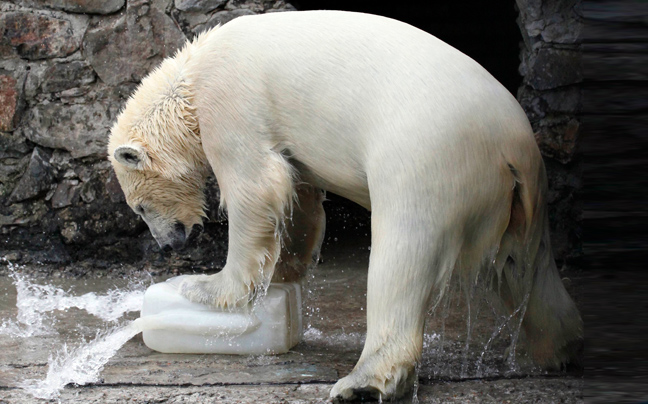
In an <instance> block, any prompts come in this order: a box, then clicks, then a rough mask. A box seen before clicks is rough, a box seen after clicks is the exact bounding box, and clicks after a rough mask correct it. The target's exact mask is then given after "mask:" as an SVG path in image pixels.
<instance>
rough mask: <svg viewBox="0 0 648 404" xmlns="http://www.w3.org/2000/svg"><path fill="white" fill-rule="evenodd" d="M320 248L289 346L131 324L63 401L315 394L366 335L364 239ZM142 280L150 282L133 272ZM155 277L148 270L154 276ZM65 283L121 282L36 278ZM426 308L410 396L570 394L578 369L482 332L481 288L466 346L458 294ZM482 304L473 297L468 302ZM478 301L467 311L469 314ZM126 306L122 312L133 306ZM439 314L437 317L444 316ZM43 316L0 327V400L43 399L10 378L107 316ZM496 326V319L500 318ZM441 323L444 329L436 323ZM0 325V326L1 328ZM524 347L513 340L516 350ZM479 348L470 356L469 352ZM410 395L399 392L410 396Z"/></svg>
mask: <svg viewBox="0 0 648 404" xmlns="http://www.w3.org/2000/svg"><path fill="white" fill-rule="evenodd" d="M340 250H343V251H341V252H338V251H336V252H335V253H327V250H326V249H325V250H324V261H323V263H322V264H320V265H319V266H318V268H317V269H316V270H315V271H314V272H313V274H311V276H309V279H308V282H307V285H306V288H305V297H306V299H305V302H304V307H303V309H304V314H305V318H304V323H305V335H304V337H303V340H302V342H301V343H300V344H298V345H297V346H296V347H294V348H293V349H292V350H291V351H290V352H289V353H287V354H284V355H277V356H270V355H268V356H266V355H262V356H234V355H232V356H230V355H175V354H174V355H171V354H161V353H157V352H154V351H152V350H150V349H148V348H147V347H146V346H145V345H144V343H143V341H142V338H141V336H140V335H138V336H136V337H134V338H133V339H131V340H130V341H128V342H127V343H126V344H125V345H124V346H123V347H122V348H121V349H119V351H118V352H117V354H116V355H115V356H114V357H113V358H112V359H111V360H110V361H109V362H108V364H107V365H106V366H105V368H104V369H103V371H102V372H101V374H100V376H99V380H98V381H97V382H95V383H93V384H90V385H84V386H78V385H68V387H66V388H65V389H64V390H63V391H62V392H61V396H60V400H61V402H65V403H121V402H126V401H128V402H143V403H211V402H219V403H221V402H222V403H287V402H289V403H323V402H328V395H329V391H330V389H331V387H332V385H333V384H334V383H335V381H336V380H337V379H338V378H340V377H342V376H344V375H346V374H348V373H349V372H350V371H351V370H352V368H353V366H354V365H355V362H356V360H357V359H358V357H359V356H360V353H361V351H362V346H363V343H364V338H365V327H366V319H365V314H366V298H365V288H366V281H367V271H366V266H367V261H368V252H369V251H368V249H367V247H348V246H345V247H344V248H341V249H340ZM143 279H144V281H143V282H144V283H143V284H142V286H141V289H143V288H144V287H145V286H146V284H148V283H150V282H151V279H150V278H149V279H148V280H147V279H146V277H143ZM160 280H161V279H155V281H156V282H157V281H160ZM36 283H38V284H46V283H47V284H53V285H54V286H56V287H59V288H61V289H62V290H65V291H68V293H69V294H70V295H75V296H79V295H82V294H84V293H88V292H95V293H96V295H98V296H101V295H105V294H106V293H107V291H109V290H110V289H114V288H122V289H123V288H125V287H126V286H127V284H128V282H127V281H126V280H117V279H87V280H85V281H83V280H69V279H68V280H64V279H50V280H44V279H39V280H38V281H36ZM0 296H2V298H1V299H0V324H1V323H2V322H3V321H7V320H9V321H15V318H16V313H17V309H16V289H15V287H14V285H13V284H12V279H10V278H6V277H5V278H0ZM449 296H450V298H449V299H448V300H447V301H444V302H442V303H441V304H440V306H439V307H440V310H441V311H440V313H441V314H443V315H441V314H436V315H435V314H432V313H431V314H430V315H429V319H428V328H427V330H426V337H425V347H424V354H423V361H422V364H421V367H420V370H419V386H418V392H417V398H418V402H420V403H532V402H533V403H538V402H542V403H545V402H547V403H549V402H555V403H580V402H582V390H583V381H582V378H580V377H579V376H578V375H576V374H569V373H546V372H542V371H540V370H538V369H535V368H534V367H533V366H531V365H529V364H525V360H524V358H523V356H522V357H521V358H520V360H519V361H517V363H516V365H515V366H513V367H512V366H511V365H510V364H509V363H507V362H506V360H505V359H504V356H503V355H504V351H505V349H506V347H507V346H508V342H509V341H508V337H507V336H506V335H508V334H507V333H506V332H505V331H503V332H502V333H501V334H500V336H498V337H497V338H494V339H493V341H491V343H490V344H489V345H488V349H486V350H485V349H484V346H485V344H486V342H487V341H488V339H489V338H490V337H491V336H492V335H493V331H494V329H493V322H494V321H495V322H496V320H497V319H498V316H497V315H496V314H494V313H495V311H494V310H493V308H492V306H491V305H490V303H488V302H487V298H486V297H475V299H474V300H473V302H472V303H471V313H472V316H471V320H472V321H471V324H472V328H471V330H472V331H471V333H470V339H469V343H468V349H467V350H466V345H467V344H466V334H467V331H466V326H467V317H466V316H465V312H466V304H465V302H463V300H462V298H460V296H463V294H461V293H458V292H453V291H451V293H449ZM478 306H481V308H480V309H477V307H478ZM476 313H477V314H476ZM137 316H138V313H136V312H131V313H129V314H127V315H126V316H125V318H124V319H122V320H121V323H126V322H128V321H130V320H133V319H135V318H137ZM443 319H445V321H444V320H443ZM50 321H51V323H49V322H48V324H47V326H48V327H49V328H50V329H54V330H56V334H49V335H42V336H32V337H29V338H22V337H17V336H9V335H7V334H6V333H5V334H3V333H2V332H0V352H2V355H0V358H1V359H0V403H37V402H45V401H44V400H41V399H36V398H34V397H32V396H31V395H29V394H28V393H27V392H25V391H24V390H22V389H20V388H19V387H18V386H19V385H20V383H22V382H23V381H25V380H26V379H43V378H44V377H45V375H46V373H47V370H48V358H49V357H50V356H51V355H52V354H53V353H55V352H57V351H60V349H61V347H62V345H63V344H64V343H67V344H68V348H73V347H74V346H78V345H79V344H80V343H82V342H84V341H90V340H93V339H94V338H95V336H96V333H97V331H98V330H106V329H107V328H109V327H110V326H111V324H110V323H107V322H105V321H103V320H101V319H99V318H97V317H95V316H93V315H91V314H88V312H86V311H84V310H79V309H76V308H72V309H68V310H67V311H59V312H54V315H53V318H52V319H51V320H50ZM506 329H507V327H503V330H506ZM441 330H444V332H443V333H442V332H441ZM0 331H1V330H0ZM522 354H523V352H522ZM480 358H481V360H480ZM411 401H412V398H411V396H409V397H407V398H406V399H405V400H404V401H402V402H411Z"/></svg>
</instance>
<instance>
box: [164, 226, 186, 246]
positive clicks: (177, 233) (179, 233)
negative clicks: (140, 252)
mask: <svg viewBox="0 0 648 404" xmlns="http://www.w3.org/2000/svg"><path fill="white" fill-rule="evenodd" d="M167 237H168V241H167V242H166V243H164V244H162V245H161V246H160V248H162V251H164V252H169V251H171V250H180V249H182V247H184V245H185V240H186V238H187V237H186V235H185V227H184V224H182V223H180V222H176V224H175V225H174V226H173V231H171V233H170V234H169V235H168V236H167Z"/></svg>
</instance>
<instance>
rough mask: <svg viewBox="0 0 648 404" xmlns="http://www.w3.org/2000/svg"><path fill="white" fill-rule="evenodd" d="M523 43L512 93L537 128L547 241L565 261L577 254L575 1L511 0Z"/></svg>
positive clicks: (578, 60) (578, 21) (578, 19)
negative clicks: (548, 232) (549, 237)
mask: <svg viewBox="0 0 648 404" xmlns="http://www.w3.org/2000/svg"><path fill="white" fill-rule="evenodd" d="M516 4H517V7H518V10H519V18H518V25H519V26H520V31H521V32H522V38H523V43H522V44H521V52H520V59H521V63H520V74H521V75H522V77H523V83H522V86H521V87H520V89H519V90H518V94H517V98H518V100H519V101H520V104H521V105H522V107H523V108H524V110H525V111H526V113H527V116H528V117H529V120H530V121H531V124H532V126H533V129H534V130H535V132H536V141H537V142H538V145H539V146H540V150H541V151H542V154H543V156H544V157H545V164H546V167H547V174H548V177H549V191H550V192H549V212H550V222H551V233H552V246H553V248H554V252H555V255H556V258H557V259H558V260H559V261H565V260H568V259H570V258H575V257H578V256H579V255H580V254H581V234H580V232H581V226H580V222H581V215H582V207H581V204H580V203H579V202H578V198H577V194H578V191H579V190H580V188H581V185H582V184H581V182H582V176H581V164H582V163H581V161H580V159H579V158H578V156H577V155H576V146H577V144H578V140H579V136H580V132H581V130H580V127H581V114H582V103H583V97H582V92H583V73H582V72H583V68H582V54H581V32H582V29H583V23H582V16H581V15H580V14H581V3H580V0H516Z"/></svg>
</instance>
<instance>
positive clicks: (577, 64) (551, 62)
mask: <svg viewBox="0 0 648 404" xmlns="http://www.w3.org/2000/svg"><path fill="white" fill-rule="evenodd" d="M527 72H528V74H527V75H526V77H525V79H524V80H525V81H526V82H527V83H529V84H530V85H531V86H532V87H533V88H535V89H536V90H548V89H551V88H557V87H561V86H565V85H568V84H574V83H579V82H581V81H582V80H583V68H582V63H581V55H580V53H579V52H576V51H569V50H562V49H554V48H543V49H540V51H538V54H537V55H536V56H535V57H534V58H532V59H531V60H530V61H529V62H528V67H527Z"/></svg>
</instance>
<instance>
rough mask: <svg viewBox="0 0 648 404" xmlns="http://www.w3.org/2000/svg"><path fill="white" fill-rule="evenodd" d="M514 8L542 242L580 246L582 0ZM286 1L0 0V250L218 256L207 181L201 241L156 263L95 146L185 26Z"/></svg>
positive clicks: (61, 255)
mask: <svg viewBox="0 0 648 404" xmlns="http://www.w3.org/2000/svg"><path fill="white" fill-rule="evenodd" d="M517 6H518V8H519V10H520V16H519V21H518V22H519V25H520V28H521V31H522V34H523V39H524V42H523V46H522V52H521V60H522V63H521V65H520V73H521V74H522V76H523V77H524V82H523V85H522V87H521V88H520V90H519V93H518V99H519V100H520V102H521V104H522V105H523V107H524V108H525V110H526V111H527V114H528V115H529V118H530V119H531V122H532V124H533V126H534V129H535V130H536V131H537V133H538V138H537V140H538V143H539V145H540V147H541V149H542V152H543V154H544V155H545V157H546V161H547V168H548V172H549V176H550V178H549V180H550V184H551V193H550V204H551V221H552V233H553V236H554V243H553V244H554V249H555V250H556V252H557V257H558V258H559V259H561V260H563V259H565V258H567V257H569V256H572V255H575V254H576V255H578V245H579V234H578V232H579V230H578V229H579V225H578V220H579V215H580V214H579V208H578V205H577V204H576V203H575V202H574V193H575V191H576V190H577V189H578V188H579V186H580V174H579V162H578V161H577V159H575V157H574V150H575V146H576V142H577V139H578V133H579V127H580V120H579V115H578V114H579V111H580V109H581V80H582V68H581V64H580V63H581V62H580V53H579V46H580V45H579V39H578V38H579V32H580V30H581V28H580V27H581V24H580V17H579V15H578V9H579V3H578V2H577V0H569V1H558V0H551V1H547V0H517ZM421 7H427V6H425V5H422V6H421ZM511 7H513V2H512V3H511ZM290 9H294V8H293V7H292V6H291V5H290V4H287V3H285V2H284V1H283V0H277V1H275V0H270V1H263V0H81V1H80V0H50V1H44V0H14V1H3V0H0V31H2V39H1V41H0V258H1V257H3V256H4V257H7V258H9V259H11V260H13V261H19V262H22V263H45V264H60V265H67V264H69V263H79V262H86V263H89V264H88V267H93V268H94V267H101V266H109V265H111V264H114V263H120V262H130V263H142V262H147V263H151V264H152V265H154V266H155V265H172V266H173V265H175V266H184V267H187V266H192V267H194V268H198V269H200V268H204V267H205V266H206V265H213V266H218V265H220V264H221V263H222V259H223V255H224V254H223V253H224V251H225V245H226V225H225V224H224V222H223V221H219V220H217V217H218V213H217V201H218V191H217V188H216V187H215V186H212V187H210V191H209V192H210V193H211V195H210V197H209V199H210V200H211V201H212V202H213V203H212V204H211V205H210V207H209V212H208V213H209V216H210V217H211V218H212V219H214V220H212V221H210V222H209V224H208V226H207V228H206V232H205V233H204V234H203V236H201V238H200V239H199V240H198V245H197V246H196V247H194V248H190V249H188V250H187V251H186V252H185V253H183V254H175V253H174V255H173V256H172V259H171V261H163V260H162V258H161V256H160V254H159V252H158V249H157V248H156V247H155V243H154V241H153V240H152V238H151V236H150V234H149V232H148V231H147V229H146V226H145V224H144V223H143V222H142V221H141V220H140V219H139V218H138V216H136V215H135V214H133V213H132V212H131V211H130V209H129V208H128V207H127V206H126V204H125V203H124V197H123V194H122V193H121V190H120V188H119V184H118V183H117V180H116V178H115V176H114V174H113V173H112V171H111V168H110V165H109V163H108V162H107V161H106V158H105V157H106V156H105V146H106V139H107V135H108V132H109V129H110V126H111V125H112V123H113V121H114V120H115V118H116V115H117V113H118V112H119V110H120V108H121V107H122V106H123V104H124V102H125V100H126V99H127V98H128V96H129V95H130V94H131V92H132V91H133V90H134V88H135V87H136V85H137V83H138V82H139V81H140V80H141V79H142V77H144V76H145V75H146V74H147V73H148V72H149V71H150V70H151V69H152V68H153V67H154V66H155V65H157V64H158V63H159V62H160V61H161V60H162V59H163V58H164V57H167V56H169V55H172V54H173V53H174V51H175V50H176V49H177V48H178V47H179V46H180V45H181V44H182V43H183V42H184V41H185V40H186V39H187V38H193V36H194V35H195V34H196V33H198V32H200V31H202V30H206V29H209V28H211V27H213V26H215V25H216V24H218V23H225V22H227V21H229V20H231V19H233V18H235V17H237V16H240V15H246V14H255V13H263V12H273V11H282V10H290ZM212 185H213V180H212ZM342 210H343V211H344V212H342V213H341V214H339V216H340V217H342V219H341V222H342V223H343V225H342V226H344V223H346V224H347V225H348V223H349V222H347V219H348V220H351V219H349V218H348V214H346V213H345V212H347V213H348V211H346V210H345V209H344V208H343V209H342ZM350 212H353V210H350ZM345 214H346V216H345ZM357 216H358V217H360V216H361V219H359V220H355V221H353V223H354V224H353V226H355V227H357V225H358V222H360V224H361V225H362V224H363V223H364V224H365V225H366V224H367V223H366V218H367V216H366V214H358V215H357ZM342 226H341V228H343V227H342Z"/></svg>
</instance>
